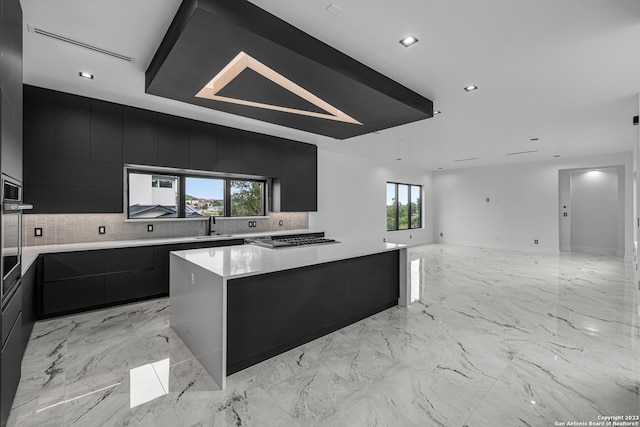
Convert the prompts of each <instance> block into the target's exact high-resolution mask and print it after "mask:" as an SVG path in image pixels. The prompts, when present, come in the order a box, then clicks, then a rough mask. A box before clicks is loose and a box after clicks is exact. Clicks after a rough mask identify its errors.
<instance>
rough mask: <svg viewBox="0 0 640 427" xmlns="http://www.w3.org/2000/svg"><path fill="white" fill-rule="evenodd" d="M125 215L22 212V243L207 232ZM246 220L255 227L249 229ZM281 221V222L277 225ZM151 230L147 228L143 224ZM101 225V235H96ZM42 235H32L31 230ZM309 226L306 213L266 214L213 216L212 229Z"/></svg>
mask: <svg viewBox="0 0 640 427" xmlns="http://www.w3.org/2000/svg"><path fill="white" fill-rule="evenodd" d="M125 219H126V215H125V214H56V215H45V214H42V215H34V214H25V215H23V220H22V242H23V245H24V246H37V245H60V244H65V243H86V242H99V241H108V240H135V239H159V238H170V237H187V236H200V235H204V234H206V232H207V221H206V220H168V219H167V220H155V221H125ZM249 221H255V222H256V227H252V228H249V225H248V223H249ZM280 221H282V223H283V224H282V225H280ZM149 224H152V225H153V231H152V232H149V231H147V225H149ZM101 226H104V227H105V234H98V228H99V227H101ZM36 228H41V229H42V236H35V229H36ZM308 228H309V214H308V213H307V212H287V213H273V212H272V213H270V214H269V217H264V218H260V217H256V218H217V221H216V225H215V226H214V231H216V232H218V233H220V234H241V233H255V232H263V231H283V230H295V229H308Z"/></svg>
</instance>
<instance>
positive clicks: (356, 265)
mask: <svg viewBox="0 0 640 427" xmlns="http://www.w3.org/2000/svg"><path fill="white" fill-rule="evenodd" d="M399 262H400V260H399V257H398V252H397V251H393V252H385V253H381V254H375V255H369V256H365V257H360V258H353V259H346V260H342V261H336V262H330V263H326V264H320V265H316V266H312V267H303V268H298V269H293V270H285V271H279V272H274V273H269V274H264V275H258V276H250V277H245V278H240V279H232V280H229V281H228V283H227V375H230V374H232V373H234V372H237V371H239V370H241V369H244V368H246V367H249V366H251V365H254V364H256V363H258V362H261V361H263V360H266V359H268V358H270V357H273V356H275V355H276V354H280V353H282V352H284V351H287V350H290V349H291V348H294V347H295V346H298V345H301V344H303V343H305V342H308V341H311V340H313V339H315V338H318V337H321V336H322V335H325V334H327V333H329V332H332V331H335V330H337V329H339V328H342V327H344V326H346V325H349V324H351V323H353V322H356V321H358V320H361V319H364V318H366V317H368V316H371V315H372V314H375V313H377V312H380V311H382V310H384V309H386V308H389V307H392V306H394V305H397V303H398V298H399V293H400V291H399V282H400V281H399V277H400V275H399V271H400V270H399V268H400V266H399Z"/></svg>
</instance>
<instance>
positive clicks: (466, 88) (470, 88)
mask: <svg viewBox="0 0 640 427" xmlns="http://www.w3.org/2000/svg"><path fill="white" fill-rule="evenodd" d="M476 89H478V86H476V85H469V86H467V87H465V88H464V90H466V91H467V92H472V91H474V90H476Z"/></svg>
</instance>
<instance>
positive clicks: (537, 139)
mask: <svg viewBox="0 0 640 427" xmlns="http://www.w3.org/2000/svg"><path fill="white" fill-rule="evenodd" d="M529 141H531V142H535V141H540V138H531V139H529Z"/></svg>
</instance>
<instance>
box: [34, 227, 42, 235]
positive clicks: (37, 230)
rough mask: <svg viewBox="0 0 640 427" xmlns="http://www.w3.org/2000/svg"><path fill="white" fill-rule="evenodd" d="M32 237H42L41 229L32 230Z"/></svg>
mask: <svg viewBox="0 0 640 427" xmlns="http://www.w3.org/2000/svg"><path fill="white" fill-rule="evenodd" d="M33 235H34V236H36V237H42V228H40V227H38V228H36V229H35V230H33Z"/></svg>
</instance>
